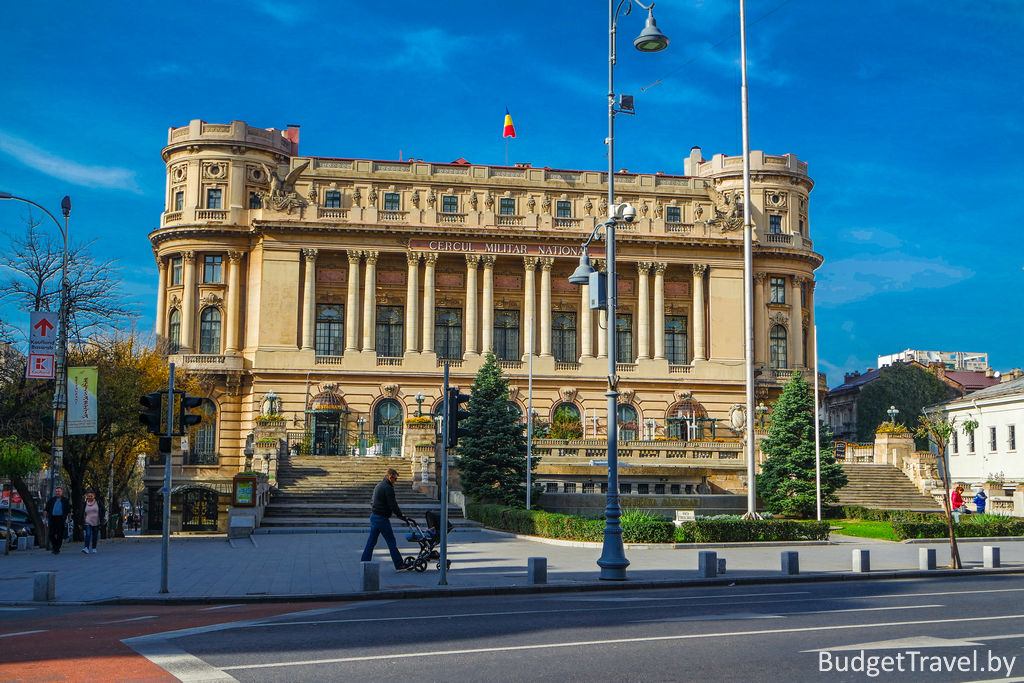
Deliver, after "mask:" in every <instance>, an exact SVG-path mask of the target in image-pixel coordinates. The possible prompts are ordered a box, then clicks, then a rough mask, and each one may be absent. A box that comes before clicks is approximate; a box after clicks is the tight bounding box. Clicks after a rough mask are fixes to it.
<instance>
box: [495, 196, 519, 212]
mask: <svg viewBox="0 0 1024 683" xmlns="http://www.w3.org/2000/svg"><path fill="white" fill-rule="evenodd" d="M498 213H500V214H501V215H502V216H514V215H515V213H516V200H515V199H513V198H512V197H502V198H501V201H500V203H499V204H498Z"/></svg>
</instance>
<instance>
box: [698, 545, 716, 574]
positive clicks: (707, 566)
mask: <svg viewBox="0 0 1024 683" xmlns="http://www.w3.org/2000/svg"><path fill="white" fill-rule="evenodd" d="M697 574H698V575H699V576H700V577H701V578H702V579H713V578H715V577H716V576H717V575H718V553H716V552H714V551H713V550H701V551H699V552H698V553H697Z"/></svg>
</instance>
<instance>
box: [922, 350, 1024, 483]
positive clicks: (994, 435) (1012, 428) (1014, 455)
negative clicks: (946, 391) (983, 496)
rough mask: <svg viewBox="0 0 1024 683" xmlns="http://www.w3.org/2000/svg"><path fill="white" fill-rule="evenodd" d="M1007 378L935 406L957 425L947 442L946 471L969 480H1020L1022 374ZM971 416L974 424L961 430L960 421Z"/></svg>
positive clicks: (1023, 469) (1023, 460) (1023, 468)
mask: <svg viewBox="0 0 1024 683" xmlns="http://www.w3.org/2000/svg"><path fill="white" fill-rule="evenodd" d="M1006 377H1007V381H1004V382H1001V383H1000V384H996V385H993V386H991V387H988V388H987V389H981V390H979V391H975V392H973V393H970V394H967V395H965V396H963V397H961V398H958V399H955V400H952V401H950V402H949V403H945V404H942V405H939V406H936V408H937V409H938V410H940V411H942V412H945V413H946V414H947V415H948V416H949V417H950V418H956V423H957V426H958V429H957V431H956V433H955V436H954V437H953V438H952V439H951V440H950V443H949V448H948V452H949V474H950V477H951V480H952V481H954V482H966V483H969V484H976V483H984V482H986V481H990V480H997V481H998V480H1002V481H1005V482H1006V483H1010V482H1017V483H1019V482H1024V457H1022V456H1024V445H1022V444H1021V443H1020V442H1018V434H1019V433H1020V430H1019V429H1018V427H1022V426H1024V376H1022V375H1021V373H1020V371H1019V370H1015V371H1014V372H1013V373H1007V375H1006ZM968 420H975V421H977V423H978V428H977V429H975V430H974V432H973V433H971V434H964V432H963V430H962V429H961V428H960V425H963V423H964V422H966V421H968Z"/></svg>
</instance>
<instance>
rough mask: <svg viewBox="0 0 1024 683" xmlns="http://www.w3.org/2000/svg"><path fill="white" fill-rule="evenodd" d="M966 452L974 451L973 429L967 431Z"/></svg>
mask: <svg viewBox="0 0 1024 683" xmlns="http://www.w3.org/2000/svg"><path fill="white" fill-rule="evenodd" d="M967 452H968V453H973V452H974V430H973V429H972V430H971V431H969V432H967Z"/></svg>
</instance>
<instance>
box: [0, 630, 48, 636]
mask: <svg viewBox="0 0 1024 683" xmlns="http://www.w3.org/2000/svg"><path fill="white" fill-rule="evenodd" d="M33 633H46V629H45V628H44V629H41V630H39V631H18V632H17V633H3V634H0V638H13V637H14V636H29V635H32V634H33Z"/></svg>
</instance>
